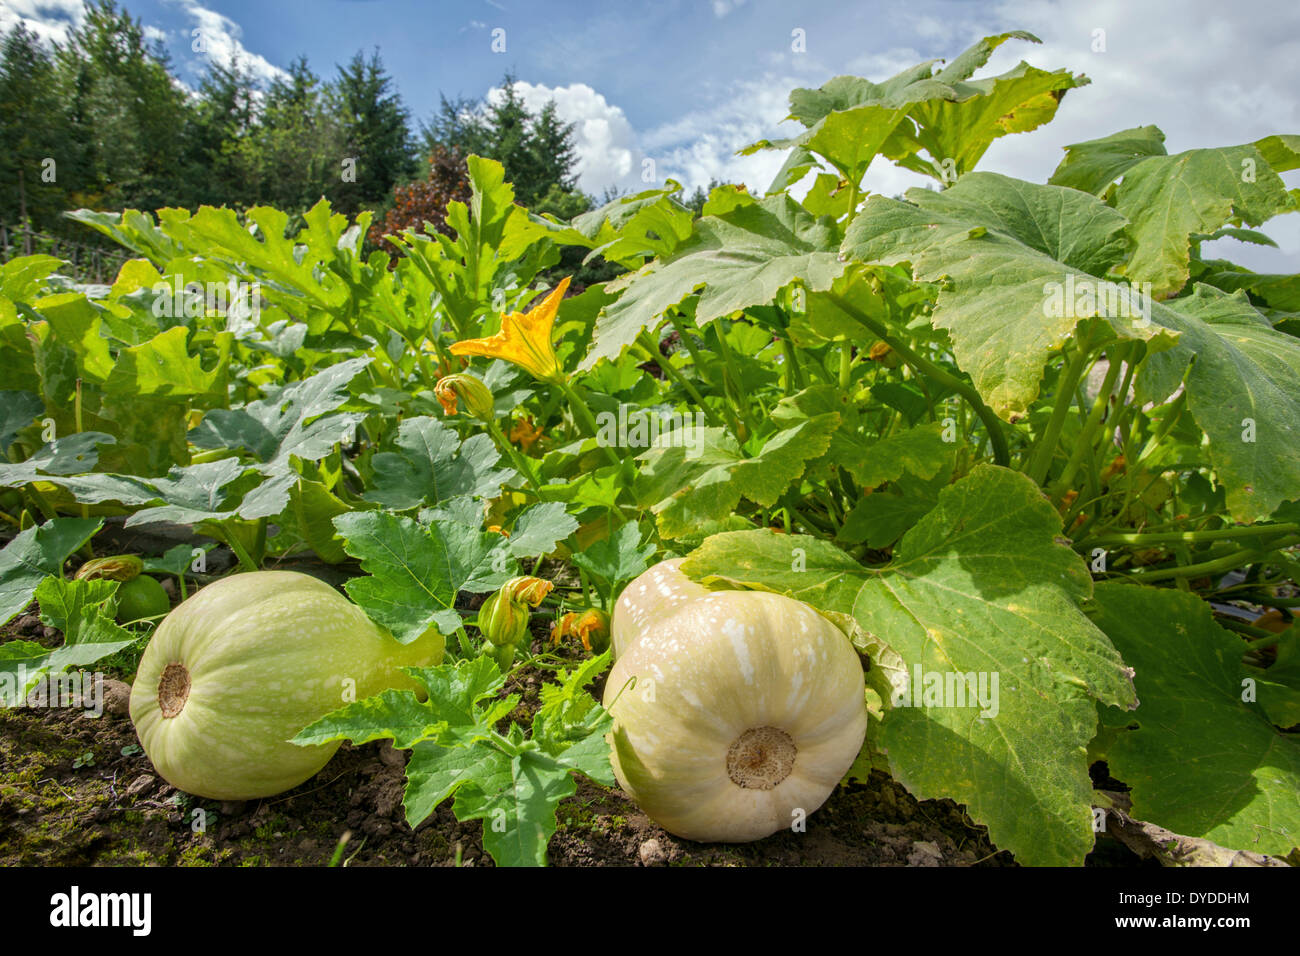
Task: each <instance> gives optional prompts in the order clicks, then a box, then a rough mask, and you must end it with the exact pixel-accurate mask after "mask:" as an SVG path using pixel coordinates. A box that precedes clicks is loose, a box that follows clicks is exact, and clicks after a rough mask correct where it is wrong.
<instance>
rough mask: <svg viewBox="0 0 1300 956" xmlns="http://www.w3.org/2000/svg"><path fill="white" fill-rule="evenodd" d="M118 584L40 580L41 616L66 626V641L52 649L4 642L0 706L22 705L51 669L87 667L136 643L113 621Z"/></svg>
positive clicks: (56, 671) (49, 622) (0, 659)
mask: <svg viewBox="0 0 1300 956" xmlns="http://www.w3.org/2000/svg"><path fill="white" fill-rule="evenodd" d="M117 588H118V583H117V582H116V581H69V580H67V579H65V578H64V577H62V576H61V575H57V574H52V575H50V576H48V577H46V578H44V579H43V580H42V581H41V583H40V584H39V585H38V586H37V587H36V592H35V594H36V600H37V601H39V602H40V606H41V621H42V622H44V623H45V625H46V626H48V627H53V628H56V629H57V630H59V631H62V632H63V643H62V644H60V645H59V646H58V647H55V648H54V649H52V650H51V649H50V648H48V647H44V646H42V645H40V644H38V643H36V642H35V641H9V642H8V643H5V644H0V675H3V676H0V706H6V707H13V706H18V705H21V704H22V703H23V702H24V701H25V700H26V699H27V695H28V694H29V693H30V692H31V690H32V689H33V687H35V685H36V684H37V682H38V681H40V680H41V679H42V678H44V677H46V676H47V675H51V674H61V673H63V672H64V671H65V670H67V669H68V668H69V667H85V666H86V665H87V664H93V663H95V661H98V660H102V659H103V658H105V657H107V656H108V655H109V654H112V653H114V652H116V651H120V650H122V649H123V648H125V647H129V646H130V645H131V644H134V643H135V641H136V637H135V635H133V634H132V633H131V632H129V631H127V630H126V629H124V628H122V627H120V626H119V625H118V624H116V623H115V622H114V621H113V612H114V610H115V609H116V601H115V600H114V594H115V592H116V591H117ZM90 704H91V701H89V700H84V701H83V705H84V706H90Z"/></svg>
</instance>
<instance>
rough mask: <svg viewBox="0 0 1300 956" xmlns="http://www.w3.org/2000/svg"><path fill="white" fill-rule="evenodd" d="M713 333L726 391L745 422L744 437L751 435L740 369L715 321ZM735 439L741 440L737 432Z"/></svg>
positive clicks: (751, 424) (752, 430) (720, 327)
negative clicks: (720, 359) (716, 340)
mask: <svg viewBox="0 0 1300 956" xmlns="http://www.w3.org/2000/svg"><path fill="white" fill-rule="evenodd" d="M713 333H714V335H715V336H716V337H717V339H718V353H719V354H720V355H721V356H722V364H723V366H724V367H725V368H726V375H725V376H724V381H725V382H726V383H727V384H728V385H730V388H729V389H728V391H730V392H731V398H732V401H733V402H734V403H735V407H736V411H737V413H738V414H739V415H740V419H741V421H743V422H744V423H745V429H746V432H747V434H746V437H748V436H749V435H752V434H753V433H754V431H755V429H754V423H753V421H752V420H751V418H750V414H749V403H748V402H747V401H746V400H745V396H744V395H743V394H742V393H741V388H740V370H739V369H738V368H737V367H736V360H735V357H734V356H733V355H732V354H731V346H730V345H728V344H727V335H726V332H724V331H723V328H722V326H721V325H720V324H719V323H717V322H715V323H714V324H713ZM736 440H737V441H741V437H740V434H739V432H737V434H736Z"/></svg>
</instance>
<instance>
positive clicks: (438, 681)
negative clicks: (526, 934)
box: [294, 653, 614, 866]
mask: <svg viewBox="0 0 1300 956" xmlns="http://www.w3.org/2000/svg"><path fill="white" fill-rule="evenodd" d="M608 666H609V654H608V653H606V654H602V655H600V656H599V657H593V658H590V659H589V660H588V661H587V662H585V663H584V664H583V665H582V666H580V667H579V668H577V669H576V670H574V671H573V672H572V673H567V672H564V671H561V672H560V675H559V676H560V685H559V686H558V687H556V688H553V689H551V690H549V691H548V693H547V695H546V697H545V698H544V700H543V702H542V706H541V708H540V709H539V710H538V711H537V713H536V715H535V716H534V717H533V721H532V726H531V729H530V730H531V732H528V733H526V732H525V730H524V728H523V727H521V726H520V725H519V724H517V723H511V724H510V725H509V727H508V728H507V729H506V730H504V731H501V730H498V729H497V725H498V724H499V723H500V721H501V720H502V719H504V718H506V717H507V716H508V715H509V714H510V713H511V711H513V710H514V709H515V707H516V706H517V705H518V703H519V696H518V695H517V694H509V695H507V696H505V697H499V696H498V692H499V691H500V690H501V688H502V687H503V686H504V684H505V676H504V675H503V674H501V672H500V671H499V670H498V668H497V665H496V663H495V662H493V661H492V660H491V659H490V658H488V657H476V658H473V659H471V660H467V661H458V662H456V663H453V664H443V665H441V666H440V667H433V668H425V669H423V670H421V669H416V668H408V669H407V671H408V673H410V674H411V676H412V677H414V678H416V679H417V680H418V681H419V682H420V683H421V684H423V685H424V687H425V688H426V689H427V691H428V699H427V700H425V701H424V702H420V701H419V700H418V699H417V698H416V696H415V694H413V693H411V692H410V691H386V692H385V693H383V694H381V695H379V696H378V697H372V698H369V699H368V700H364V701H358V702H356V703H353V704H349V705H348V706H346V707H344V708H342V709H340V710H337V711H335V712H334V713H332V714H327V715H326V716H324V717H322V718H321V719H320V720H318V721H316V722H315V723H314V724H311V725H310V726H308V727H305V728H304V729H303V730H302V732H301V733H299V734H298V736H297V737H295V738H294V743H297V744H301V745H311V744H320V743H326V742H328V741H332V740H352V741H353V742H355V743H364V742H365V741H369V740H381V739H385V738H387V739H391V740H392V741H393V746H395V747H398V748H401V749H409V750H411V759H410V762H409V763H408V764H407V767H406V799H405V803H406V821H407V823H409V824H410V825H411V826H412V827H414V826H417V825H419V824H420V822H421V821H423V820H424V819H425V818H426V817H428V815H429V814H430V813H432V812H433V810H434V809H435V808H436V807H437V806H438V805H439V804H440V803H442V802H443V801H444V800H447V799H448V798H450V797H452V796H454V797H455V798H456V802H455V804H454V806H453V809H454V811H455V814H456V818H457V819H458V820H462V821H464V820H482V821H483V848H484V849H485V850H486V851H487V852H488V853H489V854H490V855H491V856H492V859H493V860H494V861H495V862H496V864H497V865H498V866H543V865H545V863H546V845H547V843H549V842H550V838H551V834H553V833H554V832H555V828H556V819H555V809H556V807H557V806H558V805H559V803H560V801H561V800H563V799H564V798H565V797H568V796H571V795H572V794H573V793H574V792H575V790H576V785H575V783H574V780H573V774H574V773H575V772H576V773H581V774H583V775H584V776H586V777H589V778H591V779H593V780H595V781H597V782H599V783H604V784H606V785H607V786H608V785H612V784H613V782H614V775H613V772H612V770H611V769H610V766H609V748H608V746H607V745H606V743H605V739H604V735H605V733H607V732H608V731H609V729H610V727H611V725H612V721H611V720H610V718H609V715H608V714H606V713H605V711H604V709H603V708H602V707H601V706H600V705H599V704H597V703H596V701H595V700H593V699H592V698H591V697H590V695H588V694H587V693H586V692H585V691H584V690H583V688H584V686H585V685H586V684H588V683H590V682H591V681H592V680H593V679H595V678H596V677H597V676H598V675H599V674H600V673H601V672H602V671H604V670H605V669H606V668H607V667H608Z"/></svg>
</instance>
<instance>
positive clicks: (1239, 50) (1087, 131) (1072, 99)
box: [961, 0, 1300, 272]
mask: <svg viewBox="0 0 1300 956" xmlns="http://www.w3.org/2000/svg"><path fill="white" fill-rule="evenodd" d="M995 9H996V13H997V15H998V16H999V17H1000V18H1002V19H1003V20H1004V22H1003V23H1002V24H1000V26H1001V27H1003V28H1010V27H1012V26H1015V27H1019V28H1021V29H1025V30H1028V31H1029V32H1031V33H1033V34H1035V35H1036V36H1038V37H1039V38H1041V39H1042V40H1043V43H1042V45H1041V46H1039V45H1034V44H1027V43H1022V42H1019V41H1016V40H1009V41H1007V43H1006V44H1005V45H1004V46H1003V47H1001V48H1000V49H999V50H998V51H997V52H996V53H995V54H994V57H993V59H991V60H990V62H989V65H988V68H987V70H988V71H989V72H990V73H994V72H1002V71H1003V70H1005V69H1007V68H1009V67H1010V66H1012V65H1014V63H1016V62H1017V61H1018V60H1021V59H1025V60H1028V61H1029V62H1031V63H1033V64H1034V65H1035V66H1039V67H1041V68H1043V69H1056V68H1060V67H1066V68H1068V69H1070V70H1071V71H1072V72H1075V73H1085V74H1087V75H1088V77H1089V78H1091V80H1092V84H1091V85H1089V86H1085V87H1083V88H1081V89H1077V90H1072V91H1071V92H1070V93H1069V94H1068V95H1067V96H1066V97H1065V99H1064V100H1063V101H1062V103H1061V107H1060V109H1059V110H1058V111H1057V116H1056V119H1055V120H1053V121H1052V122H1051V123H1050V124H1048V125H1047V126H1045V127H1041V128H1040V129H1038V130H1036V131H1034V132H1032V133H1027V134H1021V135H1017V136H1007V137H1004V138H1002V139H1000V140H997V141H995V142H994V144H993V145H992V146H991V147H990V149H989V151H988V153H986V154H985V157H984V159H983V160H982V161H981V163H980V167H981V168H983V169H996V170H998V171H1001V172H1006V173H1007V174H1009V175H1013V176H1019V177H1021V178H1024V179H1029V180H1032V181H1035V182H1043V181H1044V180H1045V179H1046V178H1047V177H1048V176H1050V175H1051V173H1052V171H1053V170H1054V169H1055V168H1056V165H1057V163H1059V162H1060V160H1061V158H1062V156H1063V155H1064V153H1063V152H1062V147H1064V146H1065V145H1067V144H1069V143H1077V142H1080V141H1083V140H1089V139H1095V138H1097V137H1099V136H1106V135H1108V134H1110V133H1114V132H1117V131H1118V130H1122V129H1127V128H1129V127H1133V126H1145V125H1147V124H1154V125H1156V126H1159V127H1160V128H1161V129H1162V130H1163V131H1164V133H1165V137H1166V139H1165V147H1166V149H1168V150H1169V152H1170V153H1176V152H1181V151H1183V150H1186V149H1193V148H1197V147H1207V146H1235V145H1237V144H1240V143H1247V142H1251V141H1252V140H1256V139H1259V138H1260V137H1263V136H1267V135H1269V134H1271V133H1287V132H1293V131H1295V130H1296V129H1297V127H1300V98H1297V96H1296V91H1297V90H1300V5H1296V4H1287V3H1277V4H1271V5H1270V6H1269V9H1268V10H1267V11H1264V10H1260V11H1258V12H1254V11H1252V12H1249V13H1247V12H1245V11H1243V10H1242V9H1241V8H1236V7H1225V6H1224V5H1223V4H1221V3H1218V2H1214V0H1160V2H1145V3H1132V2H1127V0H1097V2H1094V3H1090V4H1086V5H1084V4H1072V3H1043V2H1041V0H1004V2H1002V3H1000V4H999V5H998V6H997V7H996V8H995ZM1096 30H1103V31H1105V33H1104V39H1105V51H1104V52H1094V51H1093V44H1094V38H1095V35H1094V31H1096ZM989 32H993V31H992V30H990V31H989ZM961 39H962V43H963V45H964V44H965V43H967V42H970V41H971V40H973V39H975V37H974V36H967V37H963V38H961ZM1284 178H1286V179H1287V180H1288V184H1289V185H1291V186H1295V185H1297V184H1300V176H1298V175H1297V173H1287V174H1284ZM1263 228H1264V231H1265V232H1267V233H1268V234H1269V235H1271V236H1272V237H1273V238H1274V239H1275V240H1276V241H1277V242H1278V244H1279V245H1280V246H1282V249H1281V250H1280V251H1279V250H1276V249H1268V248H1264V247H1259V246H1246V245H1243V244H1241V243H1238V242H1236V241H1235V240H1231V239H1223V240H1219V241H1218V242H1217V243H1214V244H1208V245H1207V246H1206V247H1205V248H1204V250H1203V251H1204V252H1205V254H1206V255H1226V256H1229V257H1231V258H1233V259H1235V260H1237V261H1239V262H1242V263H1244V264H1247V265H1249V266H1251V267H1252V268H1255V269H1261V270H1275V271H1285V272H1296V271H1300V215H1295V214H1289V215H1285V216H1281V217H1279V218H1277V219H1274V220H1272V221H1271V222H1269V223H1266V224H1265V226H1264V227H1263Z"/></svg>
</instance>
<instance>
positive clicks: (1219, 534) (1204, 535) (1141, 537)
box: [1075, 524, 1300, 548]
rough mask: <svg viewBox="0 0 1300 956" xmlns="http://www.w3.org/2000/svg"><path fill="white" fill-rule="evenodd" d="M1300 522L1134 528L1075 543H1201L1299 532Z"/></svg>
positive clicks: (1081, 546)
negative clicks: (1194, 528)
mask: <svg viewBox="0 0 1300 956" xmlns="http://www.w3.org/2000/svg"><path fill="white" fill-rule="evenodd" d="M1298 533H1300V524H1268V525H1250V526H1248V527H1240V528H1212V529H1209V530H1205V531H1161V532H1157V533H1154V534H1152V533H1146V532H1134V533H1131V534H1103V535H1098V536H1097V537H1095V538H1089V539H1088V540H1086V541H1080V542H1078V543H1077V544H1076V545H1075V547H1078V548H1087V547H1102V546H1104V545H1113V544H1131V545H1136V546H1138V547H1150V546H1152V545H1157V544H1199V543H1202V542H1205V541H1221V540H1224V539H1235V538H1244V537H1253V536H1256V535H1270V534H1281V535H1288V534H1298Z"/></svg>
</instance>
